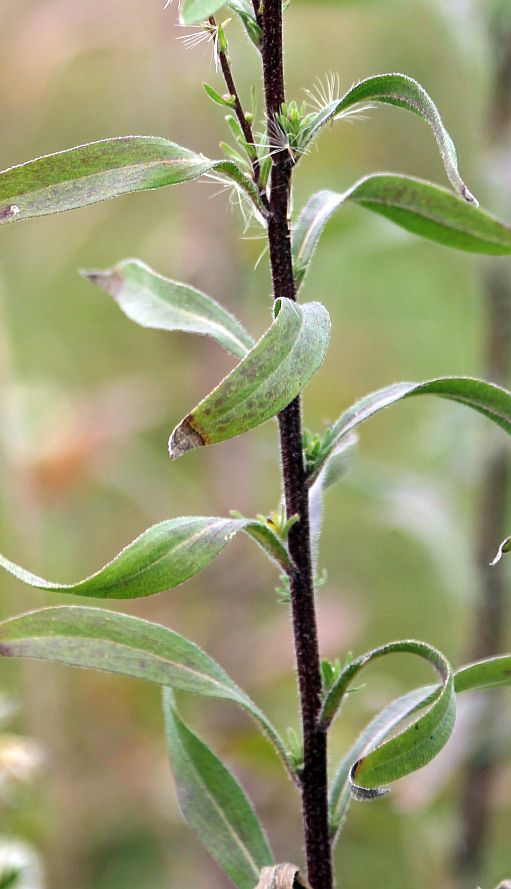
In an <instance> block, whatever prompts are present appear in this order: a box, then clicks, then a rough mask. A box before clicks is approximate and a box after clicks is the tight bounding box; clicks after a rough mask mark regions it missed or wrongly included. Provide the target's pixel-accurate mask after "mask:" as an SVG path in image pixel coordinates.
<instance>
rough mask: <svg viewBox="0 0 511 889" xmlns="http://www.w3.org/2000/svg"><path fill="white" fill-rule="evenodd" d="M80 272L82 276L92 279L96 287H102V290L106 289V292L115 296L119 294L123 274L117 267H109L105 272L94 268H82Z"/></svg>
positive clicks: (91, 281) (88, 279)
mask: <svg viewBox="0 0 511 889" xmlns="http://www.w3.org/2000/svg"><path fill="white" fill-rule="evenodd" d="M80 274H81V276H82V278H85V279H86V280H87V281H90V283H91V284H95V285H96V287H101V289H102V290H106V292H107V293H109V294H110V295H111V296H113V297H116V296H117V294H118V293H119V291H120V289H121V287H122V283H123V279H122V275H121V273H120V272H119V271H117V270H116V269H112V270H109V269H107V271H105V272H102V271H96V270H94V269H92V270H91V271H88V270H87V269H82V271H81V272H80Z"/></svg>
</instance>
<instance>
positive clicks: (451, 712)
mask: <svg viewBox="0 0 511 889" xmlns="http://www.w3.org/2000/svg"><path fill="white" fill-rule="evenodd" d="M397 652H401V653H406V654H415V655H418V656H419V657H421V658H423V659H425V660H427V661H428V662H429V663H430V664H432V665H433V666H434V667H435V669H436V670H437V672H438V673H439V674H440V678H441V680H442V686H441V689H440V691H439V693H438V694H437V695H436V696H435V697H434V700H433V701H432V702H431V704H430V705H429V706H428V708H427V709H426V711H425V713H423V714H422V715H421V716H419V717H418V718H417V719H416V720H415V721H414V722H412V724H411V725H409V726H408V727H407V728H406V729H404V731H402V732H401V733H400V734H399V735H396V737H394V738H392V739H391V740H390V741H386V742H384V743H382V744H380V745H379V746H378V747H376V748H375V749H374V750H371V751H370V752H369V753H368V754H367V755H365V756H362V757H361V758H359V759H357V761H356V762H355V763H354V764H352V767H351V770H350V782H351V792H352V795H353V796H354V797H355V798H356V799H371V798H373V797H375V796H381V795H382V794H384V793H386V792H387V788H382V787H381V785H383V784H387V783H390V782H392V781H396V780H397V779H398V778H402V777H404V776H405V775H409V774H410V773H411V772H414V771H416V770H417V769H420V768H422V766H424V765H426V764H427V763H428V762H430V761H431V760H432V759H433V758H434V757H435V756H436V755H437V753H439V751H440V750H441V749H442V747H444V746H445V744H446V743H447V741H448V740H449V737H450V735H451V732H452V729H453V727H454V720H455V717H456V699H455V694H454V674H453V671H452V668H451V666H450V664H449V662H448V661H447V659H446V658H445V657H444V656H443V655H442V654H441V653H440V652H439V651H437V649H435V648H433V647H432V646H431V645H427V644H426V643H424V642H417V641H415V640H405V641H403V642H401V641H400V642H391V643H389V644H388V645H382V646H381V647H380V648H375V649H374V650H373V651H370V652H368V653H367V654H364V655H361V657H359V658H356V659H355V660H354V661H352V662H351V663H350V664H348V666H347V667H345V668H344V670H343V671H342V672H341V674H340V676H339V678H338V679H337V681H336V682H335V683H334V685H333V686H332V688H331V689H330V691H329V692H328V694H327V696H326V698H325V701H324V704H323V709H322V714H321V720H322V722H323V724H324V725H325V726H327V725H330V723H331V722H332V720H333V718H334V716H335V714H336V713H337V711H338V709H339V707H340V705H341V702H342V700H343V698H344V695H345V693H346V691H347V689H348V686H349V685H350V683H351V682H352V680H353V679H354V678H355V677H356V676H357V675H358V674H359V673H360V671H361V670H362V669H363V668H364V667H366V666H367V665H368V664H370V663H372V662H373V661H374V660H376V659H378V658H381V657H384V656H386V655H388V654H394V653H397Z"/></svg>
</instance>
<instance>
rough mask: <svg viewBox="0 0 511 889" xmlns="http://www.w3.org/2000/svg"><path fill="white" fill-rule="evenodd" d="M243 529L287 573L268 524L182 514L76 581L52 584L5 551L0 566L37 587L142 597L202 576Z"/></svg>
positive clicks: (280, 546)
mask: <svg viewBox="0 0 511 889" xmlns="http://www.w3.org/2000/svg"><path fill="white" fill-rule="evenodd" d="M240 531H244V532H245V533H246V534H248V535H249V536H250V537H252V538H253V539H254V540H255V541H256V542H257V543H258V544H259V545H260V546H261V547H262V548H263V549H264V550H265V551H266V553H267V554H268V555H269V556H270V558H272V559H274V560H275V561H276V562H277V563H278V564H279V565H280V567H282V568H284V570H285V571H289V569H290V565H291V561H290V558H289V555H288V553H287V550H286V548H285V546H284V544H283V542H282V541H281V540H279V538H278V537H277V535H276V534H274V533H273V532H272V530H271V528H269V527H268V525H265V524H263V523H262V522H257V521H253V520H251V519H245V518H236V519H233V518H232V519H225V518H215V517H181V518H178V519H169V520H167V521H164V522H160V523H159V524H157V525H153V526H152V527H151V528H148V530H147V531H144V533H143V534H141V535H140V537H137V539H136V540H134V541H133V543H130V544H129V546H127V547H125V548H124V549H123V550H121V552H120V553H119V555H117V556H116V557H115V559H113V560H112V561H111V562H109V563H108V564H107V565H105V566H104V568H101V569H100V570H99V571H97V572H96V573H95V574H92V575H91V576H90V577H86V578H85V579H84V580H80V581H78V582H77V583H70V584H62V583H51V582H49V581H47V580H43V578H41V577H37V576H36V575H35V574H31V573H30V572H29V571H26V570H25V569H24V568H20V566H19V565H16V564H14V562H10V561H9V560H8V559H6V558H5V557H4V556H2V555H0V567H2V568H4V569H5V570H6V571H8V572H9V573H10V574H12V575H14V577H17V578H18V580H21V581H23V583H26V584H28V585H30V586H33V587H36V588H37V589H42V590H51V591H52V592H58V593H73V594H74V595H77V596H90V597H94V598H98V599H138V598H141V597H143V596H152V595H154V594H155V593H160V592H162V591H163V590H167V589H170V588H172V587H175V586H178V585H179V584H180V583H183V581H185V580H188V578H189V577H193V576H194V575H195V574H198V572H199V571H202V569H203V568H205V567H206V566H207V565H209V564H210V562H212V561H213V559H215V558H216V556H218V555H219V553H221V552H222V550H223V548H224V547H225V546H226V544H227V543H229V541H230V540H232V539H233V537H235V536H236V534H238V533H239V532H240Z"/></svg>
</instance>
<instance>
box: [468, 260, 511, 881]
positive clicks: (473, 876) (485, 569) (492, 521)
mask: <svg viewBox="0 0 511 889" xmlns="http://www.w3.org/2000/svg"><path fill="white" fill-rule="evenodd" d="M485 297H486V301H487V325H488V332H487V335H486V339H487V344H486V352H487V358H486V370H487V376H488V378H489V379H491V380H492V381H494V382H496V383H498V384H500V385H501V386H504V385H506V384H508V383H509V378H510V375H511V287H510V283H509V273H508V272H507V270H506V269H505V268H504V267H503V266H502V265H500V264H497V263H492V265H491V266H488V268H487V269H486V274H485ZM510 492H511V466H510V462H509V451H508V448H507V447H506V443H504V444H502V443H501V442H500V440H497V439H495V445H494V446H493V447H492V446H491V444H490V446H489V448H488V455H487V457H486V465H485V467H484V472H483V476H482V493H481V501H480V505H479V515H480V518H479V528H478V535H477V537H478V540H477V549H478V553H477V557H478V570H479V599H478V602H477V605H476V611H475V617H474V630H473V639H472V641H471V644H470V648H469V659H470V660H480V659H482V658H487V657H491V656H492V655H494V654H495V653H496V652H500V651H502V650H503V647H504V643H505V627H506V581H505V575H504V572H503V570H502V569H503V566H502V565H500V564H498V565H495V566H494V567H489V565H488V559H489V556H490V555H491V554H492V553H493V552H494V550H495V548H496V545H497V543H498V542H499V541H500V540H502V539H503V538H504V537H506V535H507V534H508V533H509V528H508V526H507V517H508V501H509V495H510ZM500 709H501V702H500V701H499V700H498V697H497V695H493V696H492V698H491V700H488V701H486V706H485V707H484V710H483V712H482V714H481V717H480V720H479V723H478V725H477V726H476V732H477V730H478V729H479V727H480V725H481V724H484V725H485V726H486V725H488V724H490V725H494V724H495V721H496V720H497V719H498V715H499V712H500ZM495 771H496V764H495V762H494V761H492V758H491V756H489V752H488V744H487V743H485V742H483V743H482V744H481V743H479V744H478V746H477V747H476V749H475V750H474V751H473V752H472V754H471V756H470V758H469V760H468V762H467V764H466V770H465V775H464V779H463V783H462V787H461V799H460V813H461V819H460V820H461V833H460V839H459V843H458V846H457V848H456V850H455V860H454V868H455V871H457V872H458V874H459V876H460V883H461V885H462V886H464V885H466V886H473V885H475V883H476V882H477V877H478V875H479V871H480V869H481V864H482V861H483V858H484V855H485V849H486V847H487V843H488V840H489V838H490V822H491V810H492V799H491V798H492V789H493V785H494V779H495Z"/></svg>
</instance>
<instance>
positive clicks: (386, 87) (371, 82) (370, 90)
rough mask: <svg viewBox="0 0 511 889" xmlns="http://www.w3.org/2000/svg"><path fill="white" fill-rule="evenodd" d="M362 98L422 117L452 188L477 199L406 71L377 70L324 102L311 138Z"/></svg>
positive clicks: (434, 111) (432, 108)
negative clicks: (463, 178)
mask: <svg viewBox="0 0 511 889" xmlns="http://www.w3.org/2000/svg"><path fill="white" fill-rule="evenodd" d="M363 102H369V103H372V102H382V103H383V104H386V105H395V106H396V107H397V108H403V109H404V110H406V111H411V112H412V113H413V114H416V115H417V116H418V117H421V118H422V119H423V120H425V121H426V123H428V124H429V126H430V127H431V129H432V130H433V133H434V136H435V139H436V142H437V146H438V150H439V152H440V156H441V158H442V162H443V165H444V167H445V172H446V174H447V177H448V179H449V182H450V183H451V185H452V186H453V188H454V190H455V191H457V192H458V194H460V195H461V196H462V197H463V198H464V199H465V200H466V201H468V202H470V203H477V201H476V200H475V198H474V196H473V195H472V194H471V193H470V191H469V190H468V188H467V186H466V185H465V183H464V182H463V180H462V178H461V176H460V174H459V170H458V159H457V156H456V148H455V146H454V142H453V140H452V138H451V137H450V135H449V133H448V132H447V130H446V129H445V127H444V124H443V121H442V118H441V117H440V113H439V111H438V108H437V107H436V105H435V103H434V102H433V100H432V99H431V97H430V96H429V95H428V93H427V92H426V90H425V89H424V87H422V86H421V85H420V83H418V82H417V81H416V80H414V79H413V78H412V77H408V76H407V75H406V74H398V73H392V74H377V75H376V76H373V77H367V78H366V79H365V80H361V81H360V82H359V83H356V84H354V86H352V87H351V89H349V90H348V91H347V92H346V93H345V94H344V95H343V96H341V98H340V99H334V100H333V101H332V102H330V103H327V105H326V106H325V107H324V108H323V109H322V110H321V111H319V112H318V114H317V115H316V118H315V119H314V121H313V122H312V124H311V138H314V136H315V135H316V133H317V132H318V130H319V129H320V128H321V127H322V126H324V124H326V123H327V122H328V121H329V120H332V119H333V118H335V117H337V116H340V117H342V115H343V114H346V112H348V111H350V110H351V109H353V108H354V107H355V106H357V105H360V104H361V103H363Z"/></svg>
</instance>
